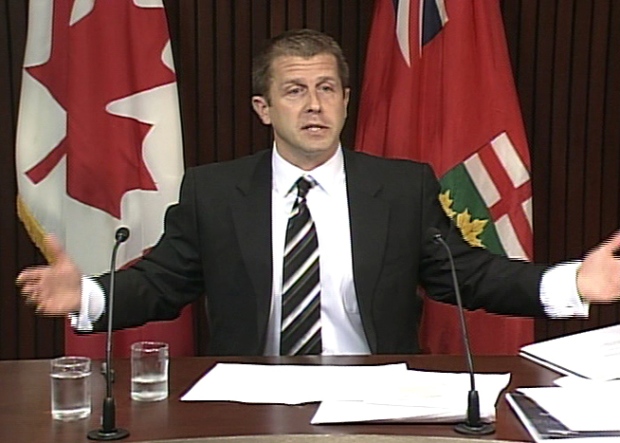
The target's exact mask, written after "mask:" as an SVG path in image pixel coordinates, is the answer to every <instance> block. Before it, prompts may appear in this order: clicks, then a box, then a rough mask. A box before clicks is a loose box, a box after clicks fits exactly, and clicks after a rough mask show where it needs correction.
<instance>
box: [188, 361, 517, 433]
mask: <svg viewBox="0 0 620 443" xmlns="http://www.w3.org/2000/svg"><path fill="white" fill-rule="evenodd" d="M475 377H476V387H477V390H478V392H479V396H480V408H481V417H482V419H483V420H485V421H494V420H495V403H496V401H497V398H498V396H499V394H500V392H501V391H502V390H503V389H504V388H505V387H506V386H507V385H508V383H509V381H510V374H476V375H475ZM469 382H470V381H469V374H467V373H446V372H429V371H414V370H408V369H407V366H406V364H405V363H398V364H391V365H382V366H313V365H255V364H235V363H231V364H229V363H219V364H217V365H216V366H215V367H214V368H213V369H212V370H211V371H209V372H208V373H207V374H205V375H204V376H203V377H202V378H201V379H200V380H199V381H198V382H197V383H196V384H195V385H194V386H193V387H192V388H191V389H190V390H189V391H188V392H187V393H186V394H185V395H184V396H183V397H182V398H181V400H182V401H237V402H243V403H281V404H301V403H311V402H322V403H321V405H320V406H319V408H318V410H317V412H316V414H315V416H314V418H313V419H312V421H311V423H312V424H326V423H345V422H362V421H373V422H378V421H394V420H396V421H413V422H455V421H459V420H463V419H465V415H466V411H467V395H468V392H469V389H470V384H469Z"/></svg>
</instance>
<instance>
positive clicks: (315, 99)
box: [306, 91, 321, 112]
mask: <svg viewBox="0 0 620 443" xmlns="http://www.w3.org/2000/svg"><path fill="white" fill-rule="evenodd" d="M306 111H307V112H321V99H320V98H319V94H318V92H317V91H309V92H308V103H307V107H306Z"/></svg>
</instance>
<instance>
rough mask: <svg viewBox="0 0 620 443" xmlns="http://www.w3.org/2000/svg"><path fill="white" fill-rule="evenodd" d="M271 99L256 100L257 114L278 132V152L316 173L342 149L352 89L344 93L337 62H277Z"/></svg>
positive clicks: (325, 57)
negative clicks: (338, 149) (342, 134)
mask: <svg viewBox="0 0 620 443" xmlns="http://www.w3.org/2000/svg"><path fill="white" fill-rule="evenodd" d="M271 75H272V78H271V85H270V88H269V97H268V99H267V97H260V96H255V97H253V98H252V105H253V107H254V110H255V111H256V113H257V114H258V116H259V117H260V119H261V121H262V122H263V123H264V124H266V125H271V126H272V127H273V133H274V138H275V142H276V147H277V149H278V152H279V153H280V155H281V156H282V157H284V158H285V159H286V160H288V161H289V162H291V163H293V164H294V165H296V166H298V167H300V168H302V169H305V170H310V169H312V168H314V167H316V166H319V165H320V164H322V163H324V162H325V161H327V160H328V159H329V158H330V157H331V156H332V155H333V154H334V152H335V151H336V149H337V148H338V144H339V141H340V132H341V131H342V127H343V126H344V121H345V119H346V117H347V105H348V103H349V89H348V88H347V89H346V90H343V87H342V83H341V81H340V77H339V75H338V65H337V63H336V57H334V56H333V55H331V54H318V55H315V56H313V57H310V58H303V57H297V56H281V57H277V58H276V59H275V60H274V61H273V63H272V66H271Z"/></svg>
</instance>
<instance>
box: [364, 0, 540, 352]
mask: <svg viewBox="0 0 620 443" xmlns="http://www.w3.org/2000/svg"><path fill="white" fill-rule="evenodd" d="M357 128H358V129H357V134H356V136H357V139H356V148H357V149H358V150H361V151H365V152H369V153H373V154H378V155H383V156H386V157H399V158H408V159H413V160H418V161H424V162H428V163H430V164H431V165H432V166H433V168H434V170H435V173H436V174H437V176H438V177H439V178H440V182H441V186H442V191H441V194H440V196H438V197H439V199H440V201H441V203H442V205H443V207H444V209H445V211H446V213H447V214H448V215H449V216H450V217H451V218H453V219H454V222H455V224H456V225H457V226H458V227H459V228H460V229H461V231H462V234H463V236H464V237H465V239H466V240H468V241H469V242H470V243H471V244H475V245H478V246H482V247H485V248H488V249H489V250H491V251H492V252H495V253H498V254H506V255H508V256H510V257H514V258H521V259H526V260H530V259H532V193H531V186H530V173H529V170H530V160H529V153H528V147H527V140H526V137H525V130H524V127H523V121H522V118H521V113H520V109H519V103H518V98H517V94H516V89H515V85H514V80H513V77H512V70H511V66H510V59H509V56H508V50H507V45H506V39H505V34H504V28H503V23H502V16H501V12H500V8H499V0H376V2H375V11H374V18H373V23H372V27H371V31H370V37H369V43H368V52H367V62H366V71H365V77H364V85H363V90H362V95H361V103H360V111H359V119H358V124H357ZM506 284H507V285H509V284H510V282H506ZM467 322H468V328H469V331H470V333H471V335H472V337H471V344H472V349H473V351H474V352H475V353H477V354H514V353H516V352H517V351H518V349H519V347H520V346H521V345H523V344H525V343H528V342H531V341H533V321H532V320H531V319H517V318H509V317H504V316H497V315H491V314H487V313H484V312H481V311H477V312H472V313H468V314H467ZM458 324H459V323H458V317H457V312H456V308H454V307H452V306H448V305H445V304H441V303H437V302H434V301H432V300H428V299H427V300H425V307H424V315H423V319H422V326H421V339H422V343H421V345H422V347H423V349H425V350H427V351H428V352H432V353H461V352H462V339H461V334H460V332H459V327H458Z"/></svg>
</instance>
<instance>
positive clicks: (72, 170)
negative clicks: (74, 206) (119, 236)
mask: <svg viewBox="0 0 620 443" xmlns="http://www.w3.org/2000/svg"><path fill="white" fill-rule="evenodd" d="M72 6H73V2H72V1H70V0H57V1H55V2H54V13H53V37H52V46H51V55H50V58H49V60H48V61H47V62H46V63H44V64H42V65H39V66H34V67H30V68H27V70H28V72H29V73H30V75H32V76H33V77H34V78H36V79H37V80H38V81H39V82H40V83H41V84H43V85H44V86H45V87H46V88H47V89H48V90H49V92H50V93H51V95H52V96H53V97H54V99H55V100H56V101H57V102H58V103H59V105H60V106H61V107H62V108H63V109H64V110H65V112H66V114H67V128H66V135H65V138H64V139H63V140H62V141H61V142H60V143H59V144H58V145H57V146H56V147H55V148H53V149H52V151H51V152H50V153H49V154H48V155H47V156H46V157H45V158H44V159H42V160H41V161H40V162H39V163H38V164H37V165H35V166H34V167H33V168H32V169H30V170H29V171H28V172H27V173H26V174H27V176H28V177H29V178H30V180H32V181H33V182H34V183H39V182H40V181H41V180H43V179H44V178H45V177H47V176H48V175H49V174H50V172H51V171H52V170H53V169H54V168H55V167H56V166H57V165H58V162H59V161H60V160H61V159H62V158H63V157H65V156H66V165H67V194H68V195H69V196H71V197H72V198H74V199H76V200H78V201H80V202H82V203H84V204H86V205H89V206H93V207H95V208H98V209H101V210H102V211H105V212H107V213H109V214H110V215H112V216H114V217H116V218H120V217H121V207H120V205H121V198H122V196H123V195H124V194H125V193H126V192H127V191H130V190H134V189H144V190H156V189H157V187H156V185H155V183H154V181H153V179H152V177H151V174H150V172H149V171H148V169H147V167H146V165H145V163H144V159H143V156H142V142H143V140H144V137H145V135H146V134H147V132H148V131H149V129H150V128H151V125H150V124H145V123H142V122H139V121H137V120H135V119H131V118H126V117H119V116H115V115H112V114H110V113H108V112H107V111H106V109H105V108H106V106H107V105H108V104H109V103H110V102H112V101H115V100H118V99H121V98H124V97H128V96H131V95H133V94H135V93H137V92H141V91H146V90H149V89H152V88H154V87H157V86H161V85H165V84H169V83H171V82H174V81H175V76H174V73H173V72H172V71H170V69H169V68H168V67H166V66H165V65H164V64H163V62H162V59H161V56H162V51H163V49H164V47H165V45H166V43H167V41H168V38H169V37H168V28H167V24H166V18H165V14H164V13H163V11H162V10H161V9H160V8H139V7H137V6H135V5H134V4H133V2H131V1H127V0H106V1H99V2H95V6H94V9H93V10H92V11H91V12H90V13H89V14H88V15H86V16H85V17H84V18H82V19H81V20H79V21H78V22H76V23H75V24H73V25H70V17H71V8H72ZM41 124H45V122H41Z"/></svg>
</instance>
